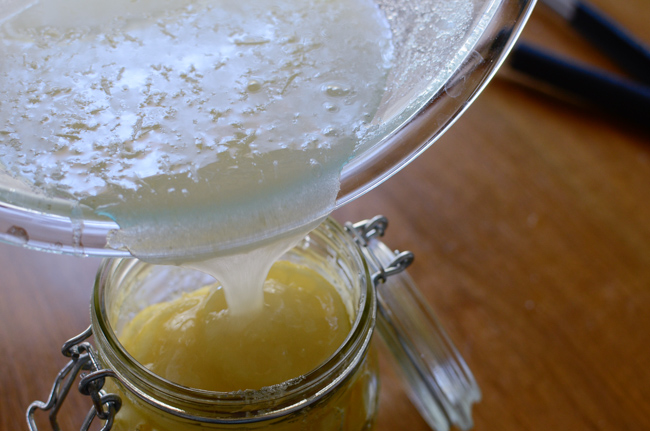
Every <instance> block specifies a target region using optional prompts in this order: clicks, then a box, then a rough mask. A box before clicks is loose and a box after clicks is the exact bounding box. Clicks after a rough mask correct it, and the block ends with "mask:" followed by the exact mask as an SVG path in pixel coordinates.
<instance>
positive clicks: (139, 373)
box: [91, 218, 377, 423]
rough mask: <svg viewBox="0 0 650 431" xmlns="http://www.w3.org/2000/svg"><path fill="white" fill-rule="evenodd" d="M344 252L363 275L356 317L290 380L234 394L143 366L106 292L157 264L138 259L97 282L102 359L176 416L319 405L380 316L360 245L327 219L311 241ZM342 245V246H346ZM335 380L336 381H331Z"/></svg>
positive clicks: (216, 418)
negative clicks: (315, 362) (334, 345)
mask: <svg viewBox="0 0 650 431" xmlns="http://www.w3.org/2000/svg"><path fill="white" fill-rule="evenodd" d="M316 237H317V238H319V240H321V241H325V242H328V243H331V244H330V245H333V246H334V248H332V250H345V251H346V253H347V257H348V260H349V262H348V263H350V264H352V265H354V266H355V267H356V268H355V269H356V270H357V271H358V272H359V273H360V274H361V278H360V280H361V281H360V283H361V282H364V281H365V286H363V285H360V286H359V300H358V305H357V313H356V316H355V318H354V321H353V324H352V328H351V330H350V332H349V333H348V335H347V337H346V338H345V341H344V342H343V343H342V344H341V346H339V348H338V349H337V350H336V351H335V352H334V353H333V354H332V355H331V356H330V357H329V358H328V359H327V360H325V361H324V362H323V363H322V364H321V365H319V366H318V367H317V368H315V369H313V370H311V371H309V372H308V373H305V374H303V375H301V376H297V377H295V378H293V379H290V380H288V381H286V382H283V383H280V384H277V385H273V386H269V387H263V388H261V389H259V390H251V389H247V390H242V391H234V392H218V391H208V390H204V389H198V388H189V387H186V386H183V385H180V384H177V383H174V382H172V381H170V380H167V379H165V378H163V377H161V376H159V375H157V374H155V373H153V372H152V371H150V370H149V369H147V368H146V367H145V366H144V365H142V364H140V363H139V362H138V361H137V360H136V359H135V358H133V357H132V356H131V355H130V354H129V353H128V351H127V350H126V349H125V348H124V347H123V346H122V344H121V343H120V341H119V339H118V337H117V334H116V333H115V332H114V330H113V328H112V325H111V323H110V320H109V317H108V315H107V309H106V301H105V293H106V290H107V286H108V284H109V283H111V282H112V277H113V276H114V274H116V273H118V272H119V271H122V272H124V273H128V272H129V271H133V270H134V268H135V267H137V266H140V265H143V266H146V265H153V264H149V263H145V262H142V261H139V260H137V259H135V258H109V259H105V260H104V261H103V262H102V264H101V266H100V268H99V270H98V272H97V276H96V279H95V286H94V289H93V296H92V301H91V325H92V327H93V333H94V335H95V340H96V344H97V345H98V350H99V353H100V357H101V359H102V361H103V362H105V363H104V364H103V365H104V366H105V367H108V368H110V369H112V370H113V371H114V373H115V378H116V379H117V380H119V382H120V383H121V384H122V386H123V387H125V388H126V389H127V390H128V391H129V392H131V393H132V394H134V395H136V396H137V397H138V398H140V399H141V400H143V401H145V402H146V403H148V404H150V405H152V406H154V407H156V408H158V409H161V410H163V411H165V412H167V413H171V414H173V415H175V416H180V417H184V418H187V419H192V420H199V421H202V422H209V423H248V422H257V421H262V420H269V419H272V418H276V417H281V416H285V415H287V414H290V413H292V412H294V411H296V410H299V409H302V408H305V407H306V406H308V405H310V404H312V403H314V402H316V401H317V400H319V399H321V398H322V397H324V396H326V395H327V394H328V393H330V392H331V391H332V390H333V389H334V388H335V387H337V386H338V385H339V384H341V382H342V381H344V380H346V379H347V378H348V377H350V376H351V375H352V374H353V373H354V371H355V370H356V369H357V368H358V366H359V365H360V364H361V362H362V361H363V358H364V357H365V354H366V351H367V349H368V347H369V344H370V340H371V337H372V333H373V330H374V326H375V318H376V308H377V307H376V297H375V290H374V286H373V285H372V281H371V278H370V276H369V268H368V266H367V264H366V261H365V260H364V259H363V257H362V253H361V251H360V250H359V248H358V246H357V244H356V243H355V242H354V240H353V239H352V238H351V237H350V235H349V234H348V233H346V232H345V230H344V228H343V227H342V226H341V225H340V224H339V223H338V222H336V221H335V220H334V219H332V218H328V219H327V220H326V221H325V222H323V223H322V224H321V225H320V226H319V227H318V228H316V229H315V230H314V231H312V232H311V233H310V234H309V235H307V238H311V239H313V238H316ZM343 247H344V248H343ZM332 376H334V378H332Z"/></svg>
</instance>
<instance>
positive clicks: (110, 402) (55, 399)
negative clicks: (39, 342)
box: [27, 326, 122, 431]
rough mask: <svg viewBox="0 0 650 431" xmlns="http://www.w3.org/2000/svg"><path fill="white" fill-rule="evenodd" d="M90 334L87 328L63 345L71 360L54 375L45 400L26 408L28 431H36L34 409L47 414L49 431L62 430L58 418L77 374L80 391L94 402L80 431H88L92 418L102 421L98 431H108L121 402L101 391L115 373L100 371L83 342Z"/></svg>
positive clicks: (91, 349)
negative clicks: (48, 394)
mask: <svg viewBox="0 0 650 431" xmlns="http://www.w3.org/2000/svg"><path fill="white" fill-rule="evenodd" d="M92 333H93V331H92V327H90V326H89V327H88V329H86V330H85V331H84V332H82V333H81V334H79V335H77V336H76V337H74V338H71V339H70V340H68V341H66V342H65V343H64V344H63V347H62V348H61V353H62V354H63V356H66V357H68V358H70V361H69V362H68V363H67V364H66V365H65V366H64V367H63V369H61V371H60V372H59V374H57V376H56V379H55V380H54V384H53V385H52V390H51V391H50V396H49V397H48V399H47V401H46V402H43V401H34V402H33V403H31V404H30V405H29V407H28V408H27V425H28V426H29V429H30V431H38V428H37V426H36V422H35V420H34V413H35V412H36V410H37V409H40V410H44V411H49V418H50V425H51V427H52V430H53V431H60V430H61V428H60V427H59V423H58V421H57V415H58V413H59V410H60V409H61V406H62V405H63V402H64V401H65V398H66V396H67V395H68V393H69V392H70V388H71V387H72V385H73V383H74V381H75V379H76V378H77V376H78V375H80V373H81V381H80V382H79V392H81V393H82V394H83V395H87V396H89V397H90V398H91V399H92V402H93V407H91V408H90V410H89V411H88V414H87V415H86V418H85V419H84V422H83V424H82V425H81V431H87V430H88V429H89V428H90V425H91V424H92V422H93V420H94V419H95V417H98V418H99V419H101V420H103V421H105V422H104V425H103V426H102V428H101V431H109V430H110V429H111V428H112V426H113V420H114V418H115V415H116V414H117V412H118V411H119V410H120V407H121V406H122V400H121V399H120V397H119V396H118V395H116V394H107V393H106V392H105V391H104V390H102V388H103V387H104V381H105V378H106V377H115V373H114V372H113V371H112V370H107V369H102V367H101V365H100V363H99V362H98V360H97V356H96V354H95V351H94V350H93V347H92V345H91V344H90V343H88V342H87V341H86V340H87V339H88V338H89V337H90V336H91V335H92ZM82 371H89V373H82Z"/></svg>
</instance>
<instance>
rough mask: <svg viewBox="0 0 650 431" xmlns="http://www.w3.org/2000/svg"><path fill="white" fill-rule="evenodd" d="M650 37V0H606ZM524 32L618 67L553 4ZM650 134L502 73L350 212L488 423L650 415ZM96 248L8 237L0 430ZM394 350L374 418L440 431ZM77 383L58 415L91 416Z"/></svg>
mask: <svg viewBox="0 0 650 431" xmlns="http://www.w3.org/2000/svg"><path fill="white" fill-rule="evenodd" d="M594 4H596V5H597V6H598V7H600V8H601V10H604V11H606V12H607V13H608V14H610V15H612V16H613V17H615V18H616V19H617V20H618V21H620V22H621V23H623V24H625V25H626V26H627V27H628V28H630V29H631V30H632V31H633V32H635V33H636V34H637V35H638V36H639V37H640V38H641V39H643V40H645V41H646V43H650V30H649V27H648V25H647V22H648V18H650V2H648V1H647V0H628V1H626V2H615V1H614V0H598V1H594ZM523 37H524V38H525V39H527V40H529V41H532V42H535V43H538V44H540V45H543V46H545V47H547V48H549V49H552V50H554V51H555V52H559V53H561V54H563V55H569V56H572V57H574V58H578V59H580V60H581V61H586V62H590V63H592V64H595V65H598V66H600V67H604V68H607V69H609V70H612V71H617V69H616V67H615V66H613V65H611V64H610V63H609V62H608V61H607V60H606V59H605V58H603V57H602V56H600V55H599V53H598V52H596V51H595V50H594V49H593V48H591V47H590V46H589V45H588V44H587V43H585V42H584V41H583V40H582V39H580V38H579V37H578V36H576V35H575V34H574V33H573V32H572V31H571V30H570V29H568V28H567V27H566V26H565V25H564V24H563V23H561V22H560V21H558V20H557V19H556V18H554V17H553V16H552V15H551V14H550V13H547V12H546V11H544V10H543V9H542V8H541V7H540V8H538V10H537V11H535V13H534V14H533V17H532V19H531V21H530V23H529V26H528V27H527V29H526V30H525V32H524V35H523ZM649 191H650V136H649V134H648V131H647V129H646V130H643V129H641V128H638V127H634V126H631V125H630V124H626V123H625V122H624V121H622V120H620V119H613V118H610V117H609V116H607V115H605V114H602V113H600V112H598V111H594V110H589V109H585V108H582V107H579V106H577V105H573V104H569V103H566V102H564V101H561V100H559V99H555V98H552V97H550V96H547V95H544V94H541V93H539V92H537V91H536V90H535V89H531V88H527V87H524V86H521V85H519V84H517V83H514V82H512V81H511V80H509V79H507V78H506V77H505V75H500V76H498V77H497V78H496V79H495V80H494V81H493V82H492V83H491V84H490V86H489V88H488V89H487V90H486V91H485V92H484V93H483V94H482V95H481V96H480V97H479V99H478V100H477V102H475V103H474V104H473V105H472V106H471V107H470V109H469V110H468V111H467V113H466V114H465V115H464V116H463V118H462V119H461V120H460V121H458V122H457V124H456V125H455V126H454V127H453V128H452V129H451V130H450V131H449V132H448V133H446V134H445V136H443V137H442V138H441V139H440V140H439V141H438V142H437V143H436V144H435V145H434V146H432V147H431V148H430V149H429V150H427V151H426V152H425V153H424V154H423V155H422V156H421V157H419V158H418V159H417V160H416V161H415V162H413V163H412V164H411V165H409V166H408V167H407V168H406V169H404V170H403V171H402V172H400V173H399V174H397V175H396V176H395V177H394V178H392V179H391V180H389V181H388V182H386V183H385V184H383V185H382V186H381V187H379V188H378V189H376V190H374V191H372V192H370V193H368V194H367V195H366V196H363V197H362V198H360V199H358V200H357V201H355V202H353V203H351V204H349V205H347V206H346V207H345V208H343V209H341V210H339V211H337V212H336V213H335V217H336V218H337V219H339V220H340V221H345V220H359V219H363V218H367V217H370V216H373V215H375V214H380V213H381V214H384V215H386V216H388V217H389V220H390V222H391V227H390V228H389V231H388V233H387V237H386V242H387V243H388V244H389V245H390V246H391V247H392V248H397V249H402V250H404V249H409V250H412V251H413V252H414V253H415V254H416V262H415V264H414V266H413V267H412V269H411V270H410V273H411V275H412V276H413V277H414V278H415V280H416V282H417V283H418V285H419V286H420V288H421V290H422V292H423V293H424V295H425V296H426V298H427V299H428V301H430V303H431V304H432V305H433V307H434V309H435V310H436V312H437V314H438V317H439V319H440V320H441V321H442V322H443V324H444V326H445V327H446V329H447V331H448V332H449V334H450V336H451V338H452V339H453V340H454V341H455V343H456V345H457V347H458V348H459V350H460V352H461V353H462V355H463V356H464V357H465V359H466V361H467V363H468V364H469V366H470V368H471V369H472V370H473V372H474V375H475V377H476V379H477V381H478V383H479V385H480V386H481V389H482V392H483V399H482V401H481V402H480V403H479V404H477V406H476V407H475V409H474V418H475V429H476V430H478V431H480V430H491V431H492V430H501V431H509V430H512V431H515V430H517V431H519V430H539V431H546V430H550V429H557V430H599V431H609V430H647V429H650V371H649V370H650V367H648V364H650V335H649V332H650V331H648V328H650V313H649V312H648V309H650V222H649V221H650V199H648V196H649V193H648V192H649ZM97 265H98V260H97V259H80V258H72V257H64V256H56V255H51V254H44V253H38V252H33V251H29V250H23V249H19V248H15V247H10V246H5V245H0V293H1V295H2V299H1V301H0V317H1V319H2V325H0V431H14V430H21V429H26V425H25V420H24V410H25V408H26V406H27V405H28V404H29V402H31V401H32V400H34V399H43V398H44V397H45V395H46V394H47V392H48V391H49V388H50V385H51V382H52V379H53V377H54V376H55V374H56V372H57V371H58V369H59V368H60V367H61V366H62V365H63V363H64V362H65V361H64V360H63V358H62V357H61V356H60V353H59V349H60V345H61V343H62V342H63V341H64V340H65V339H67V338H69V337H70V336H72V335H74V334H76V333H77V332H80V331H81V330H82V329H84V328H85V327H86V325H87V324H88V301H89V295H90V290H91V287H92V283H93V277H94V272H95V270H96V268H97ZM385 363H386V361H385V360H382V364H383V365H384V370H383V390H382V405H381V411H380V416H379V423H378V426H377V430H378V431H388V430H397V429H400V430H401V429H404V430H413V431H417V430H426V429H427V427H426V424H425V423H424V421H422V419H420V418H419V417H418V415H417V413H416V412H415V410H414V408H413V407H412V406H411V405H410V404H409V402H408V401H407V400H406V398H405V395H404V391H403V389H402V388H401V386H400V383H399V381H398V380H397V379H396V377H395V376H394V374H393V373H392V371H391V370H390V369H388V368H387V367H386V366H385ZM86 408H87V405H86V404H85V400H82V399H74V400H72V401H71V403H70V405H69V406H68V408H67V412H65V413H66V414H65V415H64V420H62V425H63V428H64V429H69V430H73V429H75V428H78V423H79V422H78V421H79V420H80V418H81V417H82V416H83V414H84V413H85V411H86Z"/></svg>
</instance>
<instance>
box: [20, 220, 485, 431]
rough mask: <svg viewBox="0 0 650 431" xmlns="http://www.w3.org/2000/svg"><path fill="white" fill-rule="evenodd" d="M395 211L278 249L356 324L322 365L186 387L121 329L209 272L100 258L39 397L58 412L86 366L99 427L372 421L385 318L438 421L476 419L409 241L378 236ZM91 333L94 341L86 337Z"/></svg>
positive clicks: (392, 344)
mask: <svg viewBox="0 0 650 431" xmlns="http://www.w3.org/2000/svg"><path fill="white" fill-rule="evenodd" d="M386 226H387V221H386V219H385V218H383V217H381V216H378V217H375V218H374V219H371V220H366V221H363V222H360V223H357V224H354V225H353V224H350V223H348V224H346V225H345V228H344V227H342V226H341V225H339V224H338V223H337V222H336V221H334V220H332V219H328V220H327V221H325V222H324V223H323V224H322V225H321V226H319V227H318V228H317V229H316V230H314V231H313V232H311V233H310V234H309V235H308V236H307V237H305V238H304V239H303V240H302V241H301V242H300V243H299V244H298V245H297V246H296V247H294V248H293V249H291V250H290V251H288V252H287V253H286V254H285V255H284V256H283V257H282V258H281V260H287V261H290V262H293V263H296V264H301V265H306V266H308V267H309V268H310V269H311V270H314V271H315V272H316V273H317V274H318V275H319V276H322V277H323V278H324V279H325V280H326V281H328V282H329V283H330V284H331V285H332V286H334V288H335V289H336V290H337V291H338V293H339V294H340V296H341V298H342V300H343V303H344V306H345V307H346V310H347V312H348V315H349V316H351V317H352V319H351V320H352V321H353V323H352V329H351V331H350V333H349V334H348V336H347V338H346V339H345V341H344V342H343V344H342V345H340V346H339V348H338V349H337V350H336V352H335V353H334V354H333V355H332V356H331V357H329V359H327V360H326V361H325V362H324V363H322V364H321V365H320V366H318V367H317V368H316V369H314V370H312V371H311V372H308V373H307V374H304V375H302V376H299V377H297V378H294V379H292V380H289V381H287V382H284V383H282V384H279V385H275V386H271V387H265V388H262V389H261V390H246V391H238V392H228V393H225V392H210V391H206V390H200V389H193V388H188V387H184V386H181V385H178V384H175V383H173V382H170V381H168V380H165V379H164V378H161V377H160V376H158V375H156V374H154V373H152V372H151V371H150V370H149V369H147V368H146V367H145V366H143V365H142V364H140V363H138V361H136V360H135V359H134V358H133V357H132V356H131V355H130V354H129V353H128V352H127V351H126V350H125V348H124V347H123V346H122V344H121V343H120V341H119V337H118V336H119V334H120V332H121V330H122V329H123V328H124V326H125V324H127V323H128V322H129V321H131V320H132V319H133V318H134V317H135V316H136V315H137V314H138V313H139V312H140V311H141V310H143V309H144V308H146V307H148V306H150V305H152V304H156V303H160V302H168V301H170V300H173V299H175V298H177V297H180V296H181V295H182V294H183V293H185V292H190V291H193V290H196V289H197V288H199V287H202V286H204V285H206V284H208V283H209V281H210V278H209V277H208V276H206V275H204V274H203V273H200V272H198V271H194V270H190V269H185V268H180V267H174V266H163V265H152V264H148V263H145V262H142V261H138V260H136V259H123V258H113V259H107V260H105V261H104V262H103V264H102V266H101V267H100V269H99V272H98V275H97V278H96V282H95V289H94V292H93V298H92V302H91V326H90V328H88V329H87V330H86V332H84V333H82V334H80V335H79V336H77V337H75V338H73V339H71V340H69V341H68V342H67V343H66V344H64V346H63V353H64V355H66V356H69V357H71V358H72V359H71V361H70V362H69V363H68V365H66V367H65V368H64V369H63V370H62V372H61V373H60V374H59V376H58V377H57V380H56V382H55V385H54V388H53V390H52V394H51V395H50V399H49V400H48V402H46V403H42V402H38V401H37V402H34V403H33V404H32V405H31V406H30V407H29V410H28V414H27V417H28V423H29V425H30V428H31V430H32V431H36V425H35V422H34V412H35V410H36V409H39V408H40V409H43V410H52V413H51V421H52V423H53V424H54V425H53V428H54V429H58V428H57V426H56V425H55V424H56V414H57V412H58V410H59V408H60V405H61V403H62V402H63V400H64V399H65V396H66V394H67V392H68V390H69V389H70V387H71V386H72V383H71V382H72V381H73V380H74V378H75V377H76V374H77V373H79V372H80V370H82V369H90V371H91V372H90V373H88V374H85V375H83V376H82V378H81V382H80V384H79V390H80V391H81V392H82V393H83V394H86V395H90V396H91V398H92V400H93V408H91V411H90V412H89V415H88V416H87V419H86V421H85V423H84V424H83V425H82V430H85V429H88V427H89V425H90V423H91V422H92V420H93V418H94V417H95V416H97V417H99V418H100V419H103V420H105V421H106V422H105V424H104V427H103V428H102V430H108V429H111V428H113V430H114V431H126V430H128V431H134V430H136V431H172V430H173V431H184V430H194V429H196V430H198V429H215V430H255V429H260V428H268V429H271V430H277V431H280V430H283V431H284V430H286V431H293V430H328V431H329V430H348V431H360V430H369V429H372V428H373V426H374V422H375V418H376V413H377V403H378V368H377V360H376V353H375V350H374V348H373V344H374V342H372V338H373V332H374V329H375V328H377V329H378V332H379V333H380V335H382V339H383V341H384V342H385V344H386V346H387V347H388V350H389V351H391V352H392V353H393V356H394V358H395V360H396V361H395V362H396V363H397V365H398V366H399V368H400V369H401V371H402V376H403V377H404V380H405V382H406V387H407V393H408V394H409V396H410V398H411V400H412V401H413V403H414V404H415V406H416V407H417V408H418V410H419V411H420V413H421V414H422V416H423V418H424V419H425V420H426V421H427V423H428V424H429V425H430V426H431V427H432V428H433V429H435V430H437V431H446V430H448V429H449V428H450V426H451V425H456V426H457V427H458V428H460V429H469V428H470V427H471V426H472V419H471V406H472V404H473V403H474V402H476V401H478V399H479V398H480V391H479V389H478V386H477V385H476V382H475V381H474V378H473V376H472V374H471V372H470V371H469V369H468V368H467V366H466V365H465V362H464V361H463V359H462V358H461V357H460V355H459V354H458V352H457V350H456V349H455V347H454V346H453V344H452V343H451V341H450V340H449V338H448V337H447V335H446V334H445V332H444V330H443V329H442V328H441V326H440V325H439V323H438V321H437V320H436V318H435V316H434V315H433V313H432V311H431V310H430V308H429V307H428V306H427V304H426V303H425V301H424V300H423V298H422V297H421V296H420V294H419V293H418V291H417V289H415V286H414V285H413V282H412V280H411V279H410V277H408V275H407V274H406V272H405V271H404V269H405V268H406V267H407V266H408V265H409V264H410V262H411V261H412V260H413V255H412V254H411V253H410V252H402V253H399V252H393V251H391V250H390V249H389V248H388V247H386V246H385V245H384V244H383V243H382V242H380V241H379V240H378V239H377V237H379V236H381V235H383V233H384V230H385V229H386ZM91 334H94V337H95V346H96V347H93V346H91V345H90V344H89V343H87V342H86V341H85V339H86V338H88V337H89V336H90V335H91Z"/></svg>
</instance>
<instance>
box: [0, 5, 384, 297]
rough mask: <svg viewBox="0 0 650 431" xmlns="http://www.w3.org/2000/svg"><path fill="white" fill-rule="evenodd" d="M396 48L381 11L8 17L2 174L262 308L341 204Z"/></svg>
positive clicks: (151, 9)
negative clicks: (307, 238) (108, 223)
mask: <svg viewBox="0 0 650 431" xmlns="http://www.w3.org/2000/svg"><path fill="white" fill-rule="evenodd" d="M390 37H391V35H390V29H389V26H388V24H387V22H386V20H385V18H384V16H383V15H382V13H381V12H380V11H379V9H378V8H377V7H376V6H375V5H374V4H373V3H372V1H370V0H354V1H349V0H307V1H301V0H257V1H255V2H241V1H239V0H219V1H217V0H165V1H154V0H115V1H112V2H101V1H95V0H93V1H89V0H40V1H35V2H34V3H32V4H30V5H29V6H28V7H25V8H23V9H21V10H20V11H18V12H17V13H15V14H13V15H10V16H9V17H8V18H5V19H4V21H0V38H1V39H2V43H1V44H0V58H1V59H2V60H0V165H1V166H2V167H4V169H5V171H7V172H9V173H10V174H11V175H12V176H14V177H15V178H16V179H18V180H20V181H22V182H24V183H26V184H28V185H29V187H31V188H34V189H37V190H39V191H40V192H41V193H44V194H46V195H47V196H49V197H52V198H63V199H68V200H72V201H75V202H78V207H79V208H83V210H84V211H94V212H95V213H96V214H98V215H101V216H105V217H109V218H111V219H113V220H115V221H116V222H117V224H118V225H119V226H120V229H119V230H117V231H115V232H113V233H112V234H111V235H110V236H109V238H108V241H109V245H110V246H111V247H113V248H116V249H125V250H128V251H129V252H130V253H131V254H133V255H134V256H136V257H138V258H141V259H143V260H147V261H150V262H158V263H174V264H179V263H185V264H187V265H189V266H192V267H195V268H201V269H202V270H204V271H207V272H209V273H210V274H212V275H214V276H215V277H216V278H217V279H219V280H220V281H221V282H222V283H223V284H224V286H225V288H226V290H227V291H228V292H229V293H228V294H227V296H228V300H229V301H231V302H233V306H235V305H234V303H235V302H237V303H239V304H240V305H236V306H235V307H237V308H238V309H239V308H241V307H242V306H243V305H242V304H245V303H246V301H245V300H242V299H241V298H243V297H247V298H253V297H256V299H251V300H250V303H251V304H260V303H261V299H260V298H261V295H262V293H261V285H262V280H263V279H264V277H265V274H266V272H267V271H268V267H269V266H270V264H271V263H272V261H274V260H275V259H277V257H278V256H279V255H281V254H282V252H284V251H285V250H286V249H287V248H288V247H290V246H291V244H292V243H294V242H295V241H297V240H298V239H299V238H300V237H302V236H304V235H305V234H306V233H307V232H308V231H309V230H310V229H312V228H314V227H315V226H316V225H317V223H318V222H319V221H321V220H323V219H324V218H325V217H326V216H327V214H329V212H331V210H332V208H333V207H334V204H335V199H336V195H337V193H338V190H339V175H340V171H341V169H342V167H343V165H344V164H345V163H346V162H347V161H348V160H349V159H350V158H351V157H352V155H353V152H354V149H355V146H356V145H357V144H358V143H359V141H360V140H361V139H362V137H363V136H364V133H365V130H366V126H367V124H368V123H369V122H370V120H371V119H372V117H373V115H374V112H375V111H376V109H377V106H378V104H379V101H380V99H381V97H382V93H383V91H384V86H385V79H386V75H387V72H388V69H389V67H390V61H391V58H392V47H391V43H390ZM290 237H292V238H293V239H290ZM274 242H275V243H274ZM197 262H202V263H197ZM254 286H257V287H254ZM253 290H254V291H255V292H256V293H255V292H253ZM240 291H242V292H244V291H245V292H246V293H245V294H243V293H242V294H240V293H239V292H240ZM235 292H237V293H235ZM236 297H241V298H240V299H235V298H236Z"/></svg>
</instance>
